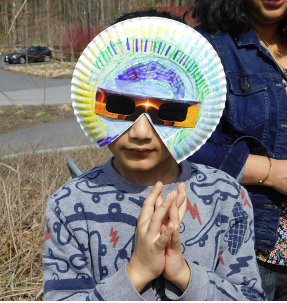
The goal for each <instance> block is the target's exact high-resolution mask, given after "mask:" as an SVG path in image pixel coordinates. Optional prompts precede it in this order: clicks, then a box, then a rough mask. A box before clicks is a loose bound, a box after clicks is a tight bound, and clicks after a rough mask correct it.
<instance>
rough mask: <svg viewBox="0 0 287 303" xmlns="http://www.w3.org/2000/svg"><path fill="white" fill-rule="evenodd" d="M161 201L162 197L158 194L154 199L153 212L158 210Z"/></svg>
mask: <svg viewBox="0 0 287 303" xmlns="http://www.w3.org/2000/svg"><path fill="white" fill-rule="evenodd" d="M162 201H163V198H162V195H161V194H160V195H159V196H158V198H157V199H156V202H155V205H154V209H155V210H156V209H158V208H159V207H160V205H161V203H162Z"/></svg>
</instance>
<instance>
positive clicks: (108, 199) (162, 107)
mask: <svg viewBox="0 0 287 303" xmlns="http://www.w3.org/2000/svg"><path fill="white" fill-rule="evenodd" d="M145 27H146V28H147V30H144V29H143V28H145ZM183 30H184V35H186V36H188V35H189V34H191V35H193V36H194V35H195V36H196V35H197V34H195V33H194V32H193V30H192V29H190V28H188V27H186V26H185V25H183V24H179V23H178V22H176V21H173V20H166V19H163V18H155V17H152V18H135V19H133V20H128V21H124V22H121V23H119V24H116V25H113V26H111V27H110V28H108V29H107V30H106V31H104V32H103V33H101V34H100V35H99V36H98V37H96V38H95V39H94V41H93V42H91V44H90V45H89V46H88V48H87V49H86V50H85V51H84V53H83V55H82V57H81V58H80V60H79V62H78V64H77V67H76V70H75V73H74V77H73V80H72V99H73V106H74V108H75V113H76V115H77V118H78V121H79V122H80V124H81V127H82V128H83V130H84V131H85V132H86V134H87V135H88V136H90V137H91V138H92V140H94V141H95V143H96V144H97V145H98V146H103V145H108V147H109V149H110V151H111V152H112V153H113V156H114V157H112V158H111V159H110V160H109V161H108V162H106V163H105V164H103V165H100V166H98V167H95V168H94V169H92V170H90V171H89V172H87V173H84V174H82V175H81V176H80V177H79V178H77V179H74V180H72V181H70V182H68V183H67V184H65V185H64V186H63V187H62V188H60V189H59V190H58V191H57V192H56V193H55V194H54V195H53V196H52V197H51V198H50V200H49V202H48V206H47V212H46V217H47V226H46V230H45V246H44V254H43V260H44V294H45V299H46V300H119V301H120V300H262V299H264V298H265V297H264V293H263V291H262V288H261V281H260V278H259V275H258V271H257V267H256V259H255V255H254V242H253V216H252V206H251V203H250V201H249V199H248V197H247V195H246V192H245V190H244V189H243V188H242V187H241V186H240V185H239V184H238V183H237V182H236V181H235V180H234V179H232V178H231V177H229V176H228V175H226V174H224V173H222V172H220V171H218V170H215V169H213V168H210V167H204V166H200V165H195V164H191V163H189V162H187V161H182V160H184V158H186V157H187V156H188V155H190V153H191V152H193V148H198V147H199V146H200V145H202V144H203V143H204V139H200V138H197V141H196V142H198V145H197V146H196V147H193V145H194V143H192V142H190V138H187V136H184V134H186V133H189V134H192V135H193V134H194V132H195V131H196V130H197V129H198V127H199V125H201V123H202V117H204V116H205V114H206V112H205V107H204V106H205V105H206V104H207V103H208V102H213V100H216V101H214V102H218V104H220V103H221V99H220V98H222V96H223V97H224V94H225V91H224V90H223V91H222V92H221V93H220V91H219V90H217V91H216V92H215V95H213V97H212V94H213V93H212V92H211V90H210V88H211V86H210V83H217V84H218V79H217V74H218V73H216V75H214V76H213V77H214V78H213V79H211V80H212V81H211V80H210V81H209V80H208V76H206V77H205V76H204V75H205V74H208V73H207V72H204V65H201V63H200V62H199V61H200V60H199V61H198V62H196V60H194V62H192V61H190V60H188V59H184V58H190V57H191V56H192V55H194V54H195V53H196V52H195V51H194V53H192V50H193V49H194V48H195V46H194V48H191V51H187V54H184V52H183V51H182V53H181V54H180V55H178V54H179V52H178V48H180V43H179V41H178V40H177V38H178V37H179V38H181V37H182V36H183ZM176 31H177V32H176ZM123 32H125V34H123ZM137 37H140V38H139V39H138V38H137ZM109 39H110V40H109ZM196 39H197V40H196V41H197V44H198V45H197V46H199V47H202V48H205V47H207V49H208V50H209V46H206V44H205V43H206V42H205V41H203V40H202V39H201V37H199V36H196ZM179 40H180V39H179ZM180 41H182V40H180ZM201 43H202V45H201ZM182 44H183V46H184V48H186V49H189V47H190V45H188V41H185V42H184V43H182ZM192 45H194V42H192ZM197 46H196V47H197ZM162 48H163V49H164V51H163V50H162ZM169 51H170V52H171V53H170V54H169ZM177 56H180V57H178V58H177ZM88 60H90V61H91V62H92V63H93V64H91V63H90V62H88ZM212 62H215V63H214V64H215V65H214V68H215V70H217V71H219V70H220V67H219V66H218V63H216V58H213V61H212ZM212 62H211V61H209V63H208V64H209V65H208V68H210V66H212V64H213V63H212ZM196 68H197V69H196ZM198 70H201V71H200V72H199V71H198ZM219 74H220V73H219ZM80 80H81V81H80ZM204 81H205V82H204ZM183 83H184V84H183ZM219 84H220V83H219ZM208 85H209V86H208ZM224 85H225V82H224ZM215 86H216V85H214V87H215ZM219 86H220V85H219ZM192 97H193V98H192ZM190 100H197V101H190ZM218 100H219V101H218ZM200 102H201V103H202V104H201V105H200ZM199 105H200V110H201V111H199V110H198V108H199ZM215 107H216V106H213V107H212V109H210V111H212V110H213V108H215ZM208 113H210V112H208ZM195 115H196V118H194V116H195ZM211 120H212V119H211ZM211 122H212V121H211ZM217 122H218V121H217ZM193 130H194V132H193ZM189 131H190V132H189ZM208 132H209V135H210V133H211V130H210V131H208ZM194 136H195V135H194ZM179 138H180V140H179ZM175 160H176V161H175ZM181 161H182V162H181ZM177 162H181V163H180V164H178V163H177Z"/></svg>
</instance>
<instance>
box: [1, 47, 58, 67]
mask: <svg viewBox="0 0 287 303" xmlns="http://www.w3.org/2000/svg"><path fill="white" fill-rule="evenodd" d="M26 58H28V62H39V61H43V62H49V61H50V59H51V58H52V52H51V50H50V49H49V48H48V47H47V46H40V45H35V46H34V45H32V46H30V47H21V48H19V49H18V50H17V51H16V52H15V53H12V54H8V55H6V56H5V57H4V62H7V63H9V64H11V63H21V64H24V63H25V62H26Z"/></svg>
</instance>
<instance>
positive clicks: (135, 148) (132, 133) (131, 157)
mask: <svg viewBox="0 0 287 303" xmlns="http://www.w3.org/2000/svg"><path fill="white" fill-rule="evenodd" d="M108 147H109V149H110V151H111V152H112V153H113V154H114V156H115V160H114V167H115V169H116V170H117V171H118V172H119V173H120V174H121V175H122V176H124V177H125V178H127V179H130V178H129V176H131V175H132V174H133V173H135V172H148V171H152V170H153V169H154V168H155V169H156V170H160V171H162V169H164V168H165V167H166V168H167V167H169V166H170V165H173V163H174V160H173V157H172V155H171V154H170V152H169V151H168V149H167V148H166V146H165V144H164V143H163V142H162V140H161V139H160V137H159V136H158V134H157V132H156V131H155V129H154V128H153V126H152V125H151V123H150V122H149V120H148V118H147V117H146V115H143V116H141V117H140V118H139V119H138V120H137V121H136V122H135V123H134V124H133V125H132V126H131V127H130V128H129V129H128V130H127V131H126V132H125V133H123V134H122V135H121V136H120V137H119V138H117V139H116V140H115V141H113V142H112V143H110V144H109V145H108ZM160 168H161V169H160Z"/></svg>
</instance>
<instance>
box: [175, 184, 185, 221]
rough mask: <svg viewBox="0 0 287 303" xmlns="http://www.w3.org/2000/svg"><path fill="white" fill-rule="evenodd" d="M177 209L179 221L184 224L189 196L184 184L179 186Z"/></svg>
mask: <svg viewBox="0 0 287 303" xmlns="http://www.w3.org/2000/svg"><path fill="white" fill-rule="evenodd" d="M177 207H178V210H179V220H180V222H182V220H183V218H184V216H185V213H186V207H187V194H186V190H185V184H184V183H183V182H182V183H179V184H178V195H177Z"/></svg>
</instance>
